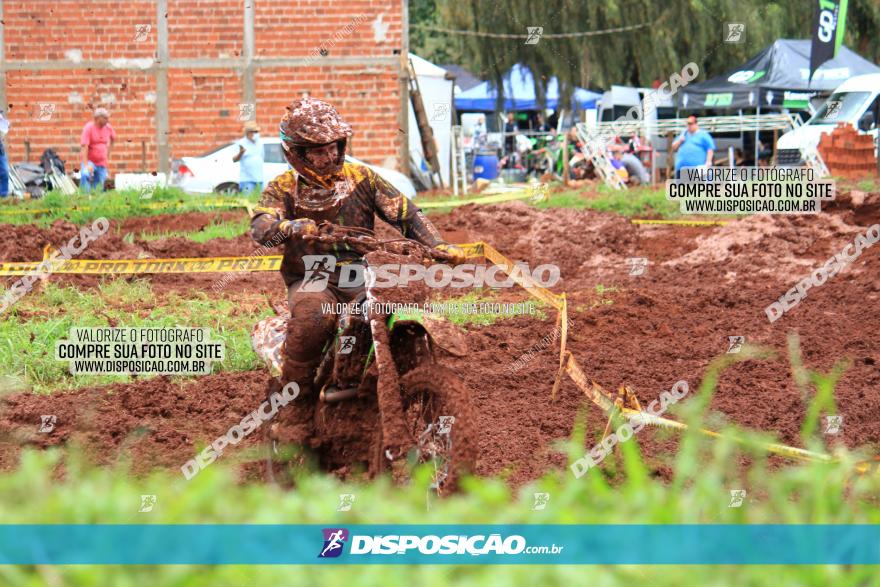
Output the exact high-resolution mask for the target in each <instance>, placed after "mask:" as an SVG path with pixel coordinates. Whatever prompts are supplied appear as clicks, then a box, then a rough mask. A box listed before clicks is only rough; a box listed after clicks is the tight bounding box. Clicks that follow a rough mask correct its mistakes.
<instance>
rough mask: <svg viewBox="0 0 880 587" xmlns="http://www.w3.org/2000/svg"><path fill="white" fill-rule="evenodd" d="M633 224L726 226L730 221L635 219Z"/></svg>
mask: <svg viewBox="0 0 880 587" xmlns="http://www.w3.org/2000/svg"><path fill="white" fill-rule="evenodd" d="M630 222H632V223H633V224H672V225H683V226H725V225H727V224H730V221H729V220H652V219H649V218H633V219H631V220H630Z"/></svg>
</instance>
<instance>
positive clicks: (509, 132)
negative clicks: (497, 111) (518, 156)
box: [504, 112, 519, 155]
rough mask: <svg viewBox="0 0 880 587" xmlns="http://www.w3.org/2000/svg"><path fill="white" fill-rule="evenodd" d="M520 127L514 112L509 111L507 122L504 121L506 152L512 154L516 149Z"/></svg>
mask: <svg viewBox="0 0 880 587" xmlns="http://www.w3.org/2000/svg"><path fill="white" fill-rule="evenodd" d="M518 132H519V127H518V126H517V124H516V121H515V120H514V119H513V112H508V113H507V122H505V123H504V154H505V155H510V154H512V153H514V152H515V151H516V133H518Z"/></svg>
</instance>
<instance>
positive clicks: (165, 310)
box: [0, 279, 271, 392]
mask: <svg viewBox="0 0 880 587" xmlns="http://www.w3.org/2000/svg"><path fill="white" fill-rule="evenodd" d="M153 300H154V295H153V291H152V289H151V287H150V285H149V282H148V281H144V280H136V281H132V282H129V281H126V280H122V279H114V280H107V281H105V282H103V283H102V284H101V285H100V286H99V287H98V289H97V290H82V289H78V288H75V287H59V286H57V285H54V284H52V283H47V284H46V285H45V287H44V289H43V290H42V291H40V292H31V293H30V294H28V295H26V296H25V297H24V298H22V299H21V300H20V301H19V302H18V303H17V304H15V305H13V306H12V307H11V308H10V309H9V310H7V312H6V313H4V314H3V315H2V316H0V341H2V342H0V364H2V365H3V368H2V375H3V379H2V380H0V390H2V389H3V388H4V387H5V389H6V391H11V390H20V389H33V390H34V391H37V392H47V391H50V390H54V389H68V388H77V387H83V386H86V385H98V384H104V383H110V382H116V381H128V380H129V378H128V376H126V375H75V376H74V375H71V374H70V372H69V365H68V363H67V362H65V361H58V360H56V359H55V341H57V340H64V339H67V338H68V335H69V332H70V328H71V327H74V326H76V327H92V326H109V325H119V326H126V327H160V326H165V327H171V326H177V325H179V326H184V327H207V328H210V329H211V338H212V339H220V340H223V341H224V343H225V348H226V359H225V360H224V361H222V362H219V363H214V365H213V372H218V371H246V370H250V369H256V368H258V367H259V366H261V363H260V362H259V359H258V358H257V356H256V354H255V353H254V352H253V349H252V348H251V341H250V331H251V329H252V328H253V325H254V324H255V323H256V322H257V321H258V320H259V319H261V318H263V317H265V316H267V315H269V314H271V309H269V308H268V307H267V306H266V304H264V303H263V304H255V306H254V308H252V309H248V308H247V307H245V306H243V304H242V301H241V299H237V300H230V299H225V298H222V297H217V296H214V297H210V296H209V295H207V294H205V293H201V292H192V293H191V294H190V295H188V296H186V297H182V296H180V295H177V294H169V295H168V296H166V297H165V298H164V300H163V302H162V303H161V304H159V305H157V304H156V303H155V301H153ZM145 302H146V303H145ZM258 308H259V309H258Z"/></svg>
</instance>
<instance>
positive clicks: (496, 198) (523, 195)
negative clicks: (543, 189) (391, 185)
mask: <svg viewBox="0 0 880 587" xmlns="http://www.w3.org/2000/svg"><path fill="white" fill-rule="evenodd" d="M534 197H536V194H535V193H533V192H531V191H530V190H522V191H516V192H510V193H507V194H495V195H492V196H483V197H481V198H472V199H470V200H447V201H445V202H416V205H418V207H419V208H458V207H459V206H466V205H468V204H497V203H498V202H510V201H513V200H528V199H530V198H534Z"/></svg>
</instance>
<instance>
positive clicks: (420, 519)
mask: <svg viewBox="0 0 880 587" xmlns="http://www.w3.org/2000/svg"><path fill="white" fill-rule="evenodd" d="M764 355H765V353H764V352H763V351H760V350H755V349H750V348H745V349H743V351H742V353H740V355H728V356H723V357H722V358H721V359H719V360H717V361H715V362H714V363H713V364H712V365H710V367H709V368H708V370H707V371H706V373H705V376H704V377H703V380H702V382H701V383H700V384H699V385H697V384H696V383H694V384H692V387H691V391H690V396H689V397H688V399H687V400H686V401H684V402H682V403H681V404H677V405H676V406H675V408H674V410H673V411H674V412H676V413H677V416H676V417H677V418H678V419H680V420H682V421H686V422H688V423H690V424H691V425H692V428H691V431H689V432H686V433H684V436H683V438H682V439H681V442H680V449H679V451H678V452H677V453H676V454H666V455H662V454H661V455H658V456H655V457H654V458H653V459H652V463H651V464H649V463H646V461H645V459H644V458H643V457H642V454H641V451H640V448H639V440H638V438H639V437H638V436H636V437H635V438H634V439H632V440H630V441H628V442H624V443H622V444H620V445H619V448H618V449H616V452H615V453H614V454H613V455H611V456H609V457H608V458H607V459H606V461H605V462H604V463H603V465H602V466H601V468H594V469H591V470H590V471H589V472H588V473H587V474H586V475H585V476H583V477H582V478H580V479H575V478H574V477H573V475H572V474H571V473H570V471H569V470H568V469H561V470H555V471H552V472H550V473H548V474H546V475H544V476H543V477H542V478H540V479H539V480H536V481H534V482H531V483H529V484H527V485H525V486H523V487H520V488H518V489H512V488H511V487H510V486H509V485H508V484H507V483H506V482H505V481H504V479H503V478H501V477H496V478H480V479H476V478H471V479H466V480H465V483H464V488H463V491H462V492H461V493H459V494H457V495H454V496H451V497H448V498H445V499H442V500H437V499H433V498H432V499H430V500H429V501H430V508H426V496H427V495H428V485H429V476H430V473H429V471H427V470H425V469H423V470H420V471H418V472H417V475H416V476H415V478H414V480H413V482H412V483H411V484H410V485H409V486H393V485H391V484H390V482H389V480H388V479H387V477H382V478H379V479H378V480H376V481H374V482H371V483H364V484H360V483H344V482H341V481H339V480H337V479H336V478H334V477H332V476H328V475H325V474H321V473H319V472H317V471H314V470H305V471H302V473H301V476H300V477H299V478H298V480H297V485H296V489H295V490H290V491H283V490H280V489H278V488H276V487H274V486H271V485H264V484H254V483H249V484H241V483H239V482H238V481H237V477H236V472H235V467H234V464H233V462H234V461H235V459H236V458H239V459H240V458H241V457H242V454H241V453H235V452H234V451H229V454H225V455H224V457H223V459H221V460H220V461H218V462H217V463H215V464H213V465H212V466H211V467H209V468H208V469H206V470H204V471H202V472H201V473H200V474H199V475H198V476H197V477H196V478H195V479H193V480H192V481H189V482H187V481H185V480H184V479H183V478H182V477H181V476H180V475H179V474H177V472H171V473H169V472H164V471H155V472H154V473H152V474H151V475H149V476H147V477H133V476H132V475H131V474H130V473H129V472H128V470H127V469H126V466H125V464H124V463H123V464H120V465H119V466H118V467H117V468H115V469H111V468H102V469H99V468H93V467H91V466H89V465H87V464H86V463H84V462H83V460H82V459H81V458H79V457H77V453H75V452H73V451H67V452H66V453H65V454H66V455H67V457H66V461H65V462H64V463H63V465H64V470H65V475H64V476H63V477H62V478H60V479H59V477H58V476H57V474H56V471H57V468H58V466H59V465H60V464H61V462H60V459H61V458H62V457H61V454H60V453H56V452H51V451H47V452H32V451H25V452H24V454H23V458H22V463H21V466H20V468H18V469H17V470H15V471H14V472H11V473H9V474H5V475H0V523H6V524H23V523H29V524H40V523H44V524H45V523H51V524H64V523H77V524H98V523H101V524H121V523H147V524H162V523H173V524H185V523H222V524H236V523H256V524H277V523H290V524H321V525H324V526H328V527H333V526H347V525H351V524H377V523H387V524H404V523H406V524H431V523H434V524H455V523H468V524H481V523H486V524H490V523H495V524H504V523H512V524H517V523H524V524H672V523H676V524H679V523H684V524H709V523H712V524H759V523H766V524H776V523H780V524H877V523H880V509H878V508H877V507H876V500H877V499H878V497H880V475H877V474H874V475H865V476H859V475H856V474H854V473H853V465H854V463H855V462H856V461H857V460H859V459H861V458H863V457H864V455H862V454H859V453H857V452H856V453H854V452H849V451H846V450H841V451H840V452H839V453H837V456H838V460H837V461H836V462H832V463H820V462H810V463H804V464H793V465H786V466H784V467H773V468H771V467H769V464H768V460H767V455H766V453H765V452H764V451H763V450H762V449H760V448H759V447H758V443H759V442H763V441H766V440H768V437H767V435H766V434H762V433H757V432H750V431H746V430H741V429H736V428H734V427H727V429H726V433H727V434H729V435H733V434H735V435H737V436H739V437H741V438H744V439H747V440H748V441H749V442H748V443H746V444H739V443H736V442H734V441H733V440H731V439H730V438H729V437H725V438H722V439H720V440H710V439H707V438H706V437H705V436H703V435H700V434H699V433H697V432H695V430H696V427H698V426H701V425H703V424H704V423H709V425H712V424H713V417H712V416H711V415H710V414H707V413H706V411H705V408H706V406H708V404H709V402H710V401H711V398H712V396H713V395H714V393H715V389H716V385H717V383H718V381H719V380H720V379H721V378H723V375H724V369H725V368H726V367H727V366H728V365H730V364H732V363H734V362H737V361H741V360H749V359H755V358H757V357H760V356H764ZM806 375H807V383H806V385H808V386H809V385H810V383H809V382H810V381H813V382H817V381H818V379H817V377H819V378H821V376H822V374H818V373H810V372H807V373H806ZM821 393H824V392H822V391H821V390H818V391H817V395H819V394H821ZM813 401H817V400H815V399H814V400H813ZM682 404H683V405H682ZM602 428H603V424H602V423H596V422H594V423H593V425H592V426H590V427H588V426H587V423H586V420H585V419H584V418H583V417H579V418H578V419H577V421H576V423H575V425H574V428H573V431H572V432H571V434H570V436H569V437H568V438H565V436H566V433H565V431H560V432H561V434H560V436H561V437H562V440H560V441H559V442H558V443H557V446H556V450H558V451H559V452H561V453H563V454H564V455H566V457H567V460H568V462H572V461H573V460H574V459H576V458H579V457H580V456H582V455H583V454H584V453H585V451H586V450H588V448H589V447H590V446H592V445H593V443H594V442H596V441H597V440H598V438H599V436H600V435H601V432H602ZM641 434H647V432H642V433H641ZM658 463H662V464H664V465H666V466H667V467H668V468H669V469H668V470H669V471H671V480H667V481H664V480H660V479H657V478H656V477H655V476H654V475H653V471H654V469H655V467H656V465H657V464H658ZM743 463H748V465H744V464H743ZM731 489H746V490H747V496H746V499H745V500H744V503H743V504H742V506H741V507H738V508H731V507H729V502H730V490H731ZM538 491H540V492H546V493H549V494H550V501H549V503H548V505H547V508H546V509H545V510H541V511H533V510H532V509H531V506H532V503H533V497H532V496H533V494H534V493H535V492H538ZM340 493H353V494H355V496H356V502H355V505H354V507H353V508H352V509H351V511H349V512H337V511H336V506H337V503H338V497H337V496H338V495H339V494H340ZM142 494H155V495H156V496H157V504H156V507H155V509H154V511H153V512H150V513H148V514H139V513H137V509H138V507H139V505H140V495H142ZM283 547H284V545H266V548H283ZM619 547H620V548H621V549H626V550H633V551H638V550H639V549H640V548H642V545H640V544H621V545H619ZM778 547H779V549H780V552H784V551H785V549H787V548H793V546H792V545H785V544H780V545H779V546H778ZM0 579H2V583H3V584H4V585H10V586H25V585H28V586H29V585H42V584H58V585H72V586H80V585H82V586H92V585H126V586H127V585H132V586H134V585H146V584H150V585H168V584H173V585H180V586H183V587H190V586H193V587H195V586H198V587H201V586H215V585H242V584H248V585H285V586H298V585H316V584H332V585H337V584H352V585H370V586H372V585H376V586H380V585H381V586H386V585H388V586H396V585H401V586H404V585H432V586H435V585H437V586H447V585H450V586H451V585H467V586H478V585H479V586H484V585H492V586H495V585H497V586H514V587H516V586H523V587H532V586H534V585H551V586H556V585H559V586H563V585H564V586H568V585H581V584H585V582H584V581H585V579H588V584H591V585H593V584H596V585H607V586H618V585H619V586H629V585H633V584H645V585H660V586H670V587H672V586H674V587H679V586H681V585H717V586H728V585H729V586H740V585H749V586H758V587H761V586H767V587H771V586H772V587H775V586H777V585H816V586H820V585H839V586H844V587H850V586H853V587H855V586H860V587H861V586H878V585H880V573H877V572H876V568H873V567H864V566H849V567H843V566H832V565H828V566H819V565H813V566H798V565H792V566H782V565H779V566H771V567H768V566H742V567H733V566H699V565H693V566H675V565H668V566H653V567H652V566H636V565H625V566H610V565H602V566H592V567H581V566H571V567H553V566H517V565H511V566H481V565H463V566H456V567H452V566H447V565H436V566H423V567H417V566H405V565H392V566H382V565H375V566H361V567H344V566H340V567H325V568H321V569H318V568H317V567H311V566H308V567H284V566H263V567H255V566H204V567H197V566H184V565H182V566H172V567H146V566H144V567H141V566H131V567H123V566H107V567H94V566H65V567H51V568H48V567H11V566H0Z"/></svg>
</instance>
